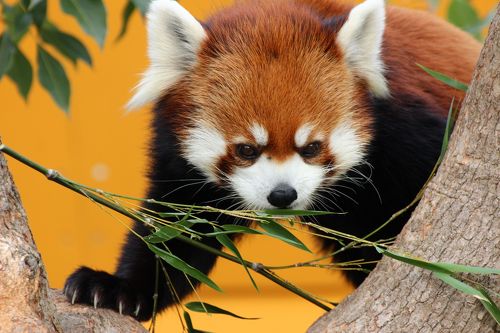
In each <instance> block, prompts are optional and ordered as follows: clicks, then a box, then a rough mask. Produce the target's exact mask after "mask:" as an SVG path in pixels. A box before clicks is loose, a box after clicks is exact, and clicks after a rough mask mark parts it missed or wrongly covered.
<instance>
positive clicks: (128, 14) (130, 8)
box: [116, 1, 136, 40]
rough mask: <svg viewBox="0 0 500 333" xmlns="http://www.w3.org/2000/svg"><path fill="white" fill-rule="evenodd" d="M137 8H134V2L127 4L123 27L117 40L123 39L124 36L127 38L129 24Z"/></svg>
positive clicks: (123, 14)
mask: <svg viewBox="0 0 500 333" xmlns="http://www.w3.org/2000/svg"><path fill="white" fill-rule="evenodd" d="M135 8H136V7H135V6H134V4H133V2H132V1H129V2H128V3H127V5H126V6H125V8H123V12H122V27H121V29H120V33H119V34H118V36H117V37H116V40H120V39H122V38H123V36H125V34H126V33H127V29H128V24H129V22H130V17H131V16H132V14H133V13H134V10H135Z"/></svg>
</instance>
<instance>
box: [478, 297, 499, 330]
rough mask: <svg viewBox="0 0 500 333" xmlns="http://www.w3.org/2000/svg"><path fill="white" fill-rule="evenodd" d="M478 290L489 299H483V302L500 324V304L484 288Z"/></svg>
mask: <svg viewBox="0 0 500 333" xmlns="http://www.w3.org/2000/svg"><path fill="white" fill-rule="evenodd" d="M478 290H479V292H480V293H481V294H482V295H483V296H484V297H485V298H486V299H487V300H488V301H487V302H486V301H481V303H482V304H483V306H484V307H485V308H486V310H488V312H489V313H490V314H491V316H492V317H493V318H495V321H496V322H497V324H499V325H500V310H499V309H498V306H497V305H496V304H495V302H494V301H493V299H492V298H491V297H490V295H488V293H487V292H486V290H484V289H483V288H478Z"/></svg>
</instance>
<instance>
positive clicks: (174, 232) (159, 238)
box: [144, 220, 195, 244]
mask: <svg viewBox="0 0 500 333" xmlns="http://www.w3.org/2000/svg"><path fill="white" fill-rule="evenodd" d="M194 224H195V223H194V222H191V221H188V220H184V221H181V222H177V223H176V224H175V225H172V226H169V225H166V226H163V227H161V228H160V229H159V230H158V231H156V232H155V233H154V234H151V235H149V236H146V237H144V240H145V241H146V242H148V243H152V244H156V243H162V242H167V241H169V240H171V239H174V238H175V237H177V236H179V235H180V234H182V233H183V232H184V231H189V228H191V227H192V226H193V225H194Z"/></svg>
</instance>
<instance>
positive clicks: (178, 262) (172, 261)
mask: <svg viewBox="0 0 500 333" xmlns="http://www.w3.org/2000/svg"><path fill="white" fill-rule="evenodd" d="M147 245H148V247H149V249H150V250H151V251H153V252H154V253H155V254H156V255H158V256H159V257H160V258H161V259H163V260H164V261H165V262H166V263H167V264H169V265H170V266H172V267H174V268H176V269H178V270H180V271H181V272H183V273H185V274H187V275H189V276H191V277H193V278H195V279H196V280H198V281H200V282H202V283H204V284H206V285H207V286H209V287H210V288H212V289H215V290H217V291H220V292H222V289H220V287H219V286H218V285H217V284H215V282H213V281H212V280H210V278H209V277H208V276H207V275H206V274H204V273H202V272H201V271H199V270H198V269H196V268H194V267H193V266H191V265H189V264H188V263H186V262H185V261H184V260H182V259H181V258H179V257H177V256H175V255H173V254H172V253H169V252H167V251H165V250H162V249H160V248H158V247H157V246H154V245H151V244H147Z"/></svg>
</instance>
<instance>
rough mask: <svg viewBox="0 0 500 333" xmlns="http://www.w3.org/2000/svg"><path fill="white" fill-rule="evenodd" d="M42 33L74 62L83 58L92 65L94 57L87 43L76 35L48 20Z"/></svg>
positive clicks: (45, 39) (45, 38) (46, 39)
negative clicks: (63, 30) (84, 43)
mask: <svg viewBox="0 0 500 333" xmlns="http://www.w3.org/2000/svg"><path fill="white" fill-rule="evenodd" d="M40 35H41V36H42V39H43V41H44V42H46V43H48V44H50V45H52V46H54V47H55V48H56V49H57V50H58V51H59V52H61V54H62V55H64V56H65V57H66V58H68V59H69V60H70V61H71V62H73V64H76V61H77V60H78V59H82V60H83V61H85V62H86V63H87V64H88V65H89V66H91V65H92V58H91V57H90V54H89V52H88V51H87V48H86V47H85V45H83V44H82V43H81V42H80V41H79V40H78V39H76V38H75V37H73V36H71V35H69V34H67V33H64V32H62V31H60V30H59V29H58V28H57V27H56V26H55V25H53V24H51V23H49V22H47V21H46V22H45V23H44V24H43V25H42V28H41V30H40Z"/></svg>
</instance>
